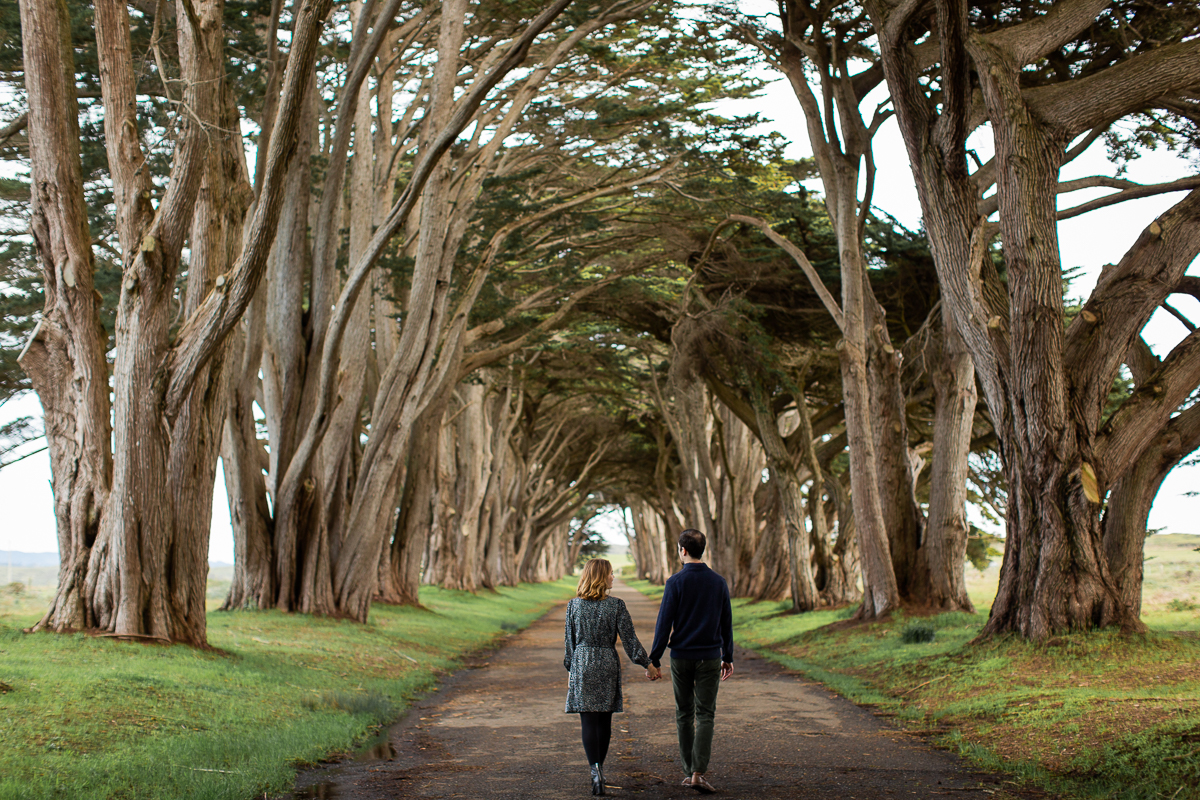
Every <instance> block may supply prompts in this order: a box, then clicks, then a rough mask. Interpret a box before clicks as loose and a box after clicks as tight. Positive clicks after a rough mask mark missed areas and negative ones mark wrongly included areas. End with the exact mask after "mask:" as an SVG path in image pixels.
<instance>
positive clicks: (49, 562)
mask: <svg viewBox="0 0 1200 800" xmlns="http://www.w3.org/2000/svg"><path fill="white" fill-rule="evenodd" d="M10 556H11V557H12V561H9V557H10ZM9 564H12V565H13V566H14V567H57V566H58V553H22V552H21V551H20V550H0V567H7V566H8V565H9ZM208 565H209V566H210V567H232V566H233V565H232V564H230V563H228V562H226V561H209V562H208Z"/></svg>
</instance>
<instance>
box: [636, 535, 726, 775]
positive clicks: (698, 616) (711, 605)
mask: <svg viewBox="0 0 1200 800" xmlns="http://www.w3.org/2000/svg"><path fill="white" fill-rule="evenodd" d="M705 544H706V540H705V538H704V534H703V533H701V532H700V531H697V530H691V529H688V530H686V531H684V532H683V533H681V534H679V558H680V560H681V561H683V569H681V570H679V572H676V573H675V574H674V575H672V576H671V577H670V578H668V579H667V585H666V587H665V588H664V590H663V597H662V605H661V606H660V607H659V609H658V624H657V625H656V626H655V628H654V645H653V647H651V648H650V664H651V666H650V667H649V668H648V669H647V670H646V677H648V678H650V680H657V679H658V678H660V677H662V671H661V669H660V663H659V659H661V658H662V655H663V652H664V651H666V649H667V647H670V648H671V686H672V687H673V688H674V689H675V725H676V728H677V729H678V731H679V755H680V758H681V760H682V762H683V772H684V774H685V775H687V778H685V779H684V781H683V785H684V786H690V787H692V788H693V789H695V790H696V791H698V792H700V793H702V794H712V793H713V792H715V791H716V789H714V788H713V787H712V784H710V783H709V782H708V781H706V780H705V779H704V773H705V772H707V771H708V761H709V756H710V755H711V753H712V736H713V718H714V717H715V716H716V712H717V689H718V688H719V687H720V682H721V681H723V680H725V679H727V678H728V677H729V676H730V675H732V674H733V609H732V607H731V606H730V604H729V586H728V585H727V584H726V583H725V579H724V578H722V577H721V576H720V575H718V574H717V573H715V572H713V571H712V570H711V569H709V568H708V565H707V564H705V563H704V562H703V561H701V560H700V557H701V556H703V555H704V547H705Z"/></svg>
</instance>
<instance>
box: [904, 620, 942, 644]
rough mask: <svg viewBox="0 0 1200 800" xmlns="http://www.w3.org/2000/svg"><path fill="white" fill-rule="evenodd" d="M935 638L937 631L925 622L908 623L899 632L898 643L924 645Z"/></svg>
mask: <svg viewBox="0 0 1200 800" xmlns="http://www.w3.org/2000/svg"><path fill="white" fill-rule="evenodd" d="M936 636H937V629H936V628H934V627H933V626H932V625H930V624H929V623H927V622H910V623H909V624H907V625H905V626H904V630H902V631H900V641H902V642H904V643H905V644H925V643H927V642H932V641H933V640H934V638H935V637H936Z"/></svg>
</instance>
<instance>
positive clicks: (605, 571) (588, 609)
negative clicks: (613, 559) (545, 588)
mask: <svg viewBox="0 0 1200 800" xmlns="http://www.w3.org/2000/svg"><path fill="white" fill-rule="evenodd" d="M612 585H613V569H612V564H610V563H608V562H607V561H605V560H604V559H602V558H594V559H592V560H591V561H589V562H588V563H587V564H586V565H585V566H584V568H583V574H582V575H580V576H579V587H578V588H577V589H576V590H575V598H574V599H572V600H571V602H569V603H568V604H567V630H566V635H565V636H564V641H563V645H564V648H565V650H566V653H565V655H564V656H563V666H565V667H566V668H567V669H568V670H569V671H570V673H571V676H570V678H569V679H568V680H567V713H568V714H578V715H579V722H580V725H581V726H582V728H583V751H584V753H586V754H587V760H588V764H590V765H591V768H592V794H598V795H602V794H604V793H605V792H604V757H605V756H606V755H608V742H609V740H610V739H611V738H612V715H613V712H614V711H624V710H625V709H624V707H623V706H622V703H621V661H620V659H619V658H618V657H617V649H616V647H615V645H616V642H617V634H618V633H620V634H621V644H622V645H624V647H625V654H626V655H628V656H629V660H630V661H632V662H634V663H635V664H640V665H641V666H643V667H646V668H649V666H650V656H649V655H647V654H646V649H645V648H644V647H642V643H641V642H639V641H638V638H637V634H636V633H635V632H634V630H633V620H632V619H631V618H630V616H629V609H627V608H625V602H624V601H623V600H620V599H619V598H616V597H609V596H608V592H609V590H610V589H612Z"/></svg>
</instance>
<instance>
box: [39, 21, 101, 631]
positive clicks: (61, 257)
mask: <svg viewBox="0 0 1200 800" xmlns="http://www.w3.org/2000/svg"><path fill="white" fill-rule="evenodd" d="M20 12H21V41H22V44H23V54H24V62H23V63H24V66H25V89H26V93H27V96H28V100H29V116H28V132H29V150H30V164H31V176H30V177H31V181H30V182H31V184H32V188H33V192H32V198H31V200H30V212H31V220H30V232H31V233H32V234H33V239H34V244H35V245H36V247H37V253H38V259H39V261H40V262H41V266H42V274H43V278H44V285H45V290H44V291H45V298H46V299H45V305H44V307H43V311H42V319H41V321H40V322H39V323H38V326H37V327H36V328H35V329H34V332H33V335H32V336H31V337H30V340H29V343H28V344H26V346H25V349H24V350H23V351H22V352H21V356H20V359H19V361H20V364H21V367H22V368H23V369H24V370H25V372H26V374H28V375H29V378H30V382H31V383H32V385H33V388H34V391H36V392H37V394H38V398H39V399H40V400H41V403H42V410H43V413H44V414H45V430H46V442H47V446H48V449H49V451H50V471H51V486H52V489H53V493H54V516H55V522H56V526H57V530H58V552H59V577H58V590H57V592H56V593H55V596H54V599H53V601H52V602H51V604H50V608H49V609H48V610H47V611H46V614H45V616H43V617H42V620H41V621H40V622H39V623H38V624H37V625H36V626H35V629H38V630H41V629H48V630H54V631H60V632H65V631H72V630H80V629H84V628H91V627H95V626H96V624H97V621H96V617H95V614H94V612H93V611H92V609H91V607H90V601H89V596H90V591H89V590H88V589H87V587H86V580H87V570H88V565H89V563H90V557H91V552H92V547H93V546H94V544H95V542H96V538H97V534H98V530H99V525H100V520H101V516H102V514H103V509H104V507H105V504H106V502H107V499H108V494H109V491H110V487H111V485H112V456H111V452H110V450H109V438H110V435H111V432H110V428H109V409H110V405H109V393H108V367H107V364H106V363H105V356H104V352H105V350H106V348H107V336H106V335H105V332H104V327H103V325H102V324H101V322H100V315H99V305H100V295H99V293H98V292H96V291H95V288H94V282H93V276H94V274H95V262H94V259H93V255H92V246H91V234H90V232H89V230H88V220H87V208H86V206H85V203H84V197H83V177H82V173H81V168H80V149H79V121H78V116H77V113H78V112H77V111H76V109H77V108H78V104H77V102H76V98H75V69H74V63H73V59H72V53H71V48H70V37H69V36H68V35H67V30H68V26H69V19H68V16H67V8H66V4H65V3H62V2H56V0H21V3H20Z"/></svg>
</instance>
